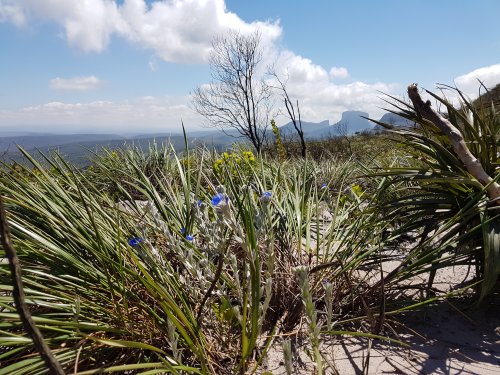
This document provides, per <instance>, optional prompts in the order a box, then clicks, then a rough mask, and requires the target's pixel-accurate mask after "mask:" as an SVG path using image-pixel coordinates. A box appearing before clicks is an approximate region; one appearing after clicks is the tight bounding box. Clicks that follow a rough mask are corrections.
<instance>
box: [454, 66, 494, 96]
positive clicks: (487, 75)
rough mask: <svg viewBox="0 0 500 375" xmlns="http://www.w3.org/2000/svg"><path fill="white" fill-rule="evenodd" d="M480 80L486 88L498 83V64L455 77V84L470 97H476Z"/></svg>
mask: <svg viewBox="0 0 500 375" xmlns="http://www.w3.org/2000/svg"><path fill="white" fill-rule="evenodd" d="M479 81H481V82H482V83H483V84H484V85H485V86H486V87H487V88H492V87H494V86H496V85H497V84H499V83H500V64H495V65H490V66H485V67H482V68H479V69H475V70H473V71H472V72H469V73H467V74H464V75H461V76H459V77H457V78H455V85H456V86H457V87H458V88H459V89H460V90H462V91H463V92H464V93H466V94H467V95H468V96H470V97H477V96H478V93H479V86H480V83H479Z"/></svg>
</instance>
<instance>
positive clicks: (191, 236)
mask: <svg viewBox="0 0 500 375" xmlns="http://www.w3.org/2000/svg"><path fill="white" fill-rule="evenodd" d="M186 240H188V241H192V240H194V237H193V235H192V234H188V235H187V236H186Z"/></svg>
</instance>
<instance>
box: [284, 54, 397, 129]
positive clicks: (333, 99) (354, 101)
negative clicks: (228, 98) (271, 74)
mask: <svg viewBox="0 0 500 375" xmlns="http://www.w3.org/2000/svg"><path fill="white" fill-rule="evenodd" d="M275 67H276V69H275V70H276V72H277V74H278V75H279V76H281V77H284V79H285V80H286V86H287V91H288V94H289V96H290V97H291V98H292V100H295V99H298V100H299V105H300V111H301V115H302V118H303V119H304V120H306V121H322V120H330V123H335V122H337V121H339V120H340V119H341V117H342V112H344V111H348V110H360V111H365V112H368V113H369V114H370V116H372V117H375V118H376V117H379V116H381V115H382V114H383V112H384V111H383V110H382V109H380V108H379V107H380V106H381V105H382V102H381V100H380V96H382V94H381V93H387V94H394V93H395V92H396V90H398V89H399V88H400V87H399V85H396V84H391V83H384V82H375V83H365V82H360V81H355V80H353V81H351V82H346V83H342V84H338V83H336V82H335V80H336V79H337V78H340V77H339V76H345V75H346V74H348V72H347V69H345V68H335V69H338V70H334V74H332V69H330V71H329V72H328V71H327V70H325V69H324V68H323V67H322V66H320V65H317V64H314V63H313V62H312V61H311V60H310V59H307V58H304V57H302V56H300V55H296V54H294V53H293V52H291V51H283V52H282V53H281V55H280V56H278V59H277V62H276V65H275ZM345 78H347V77H345ZM283 121H287V120H286V119H283Z"/></svg>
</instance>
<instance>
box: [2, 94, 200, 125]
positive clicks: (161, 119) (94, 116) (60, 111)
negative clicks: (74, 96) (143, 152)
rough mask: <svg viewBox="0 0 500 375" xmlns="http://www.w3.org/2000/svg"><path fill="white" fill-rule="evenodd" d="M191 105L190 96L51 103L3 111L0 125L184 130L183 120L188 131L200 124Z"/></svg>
mask: <svg viewBox="0 0 500 375" xmlns="http://www.w3.org/2000/svg"><path fill="white" fill-rule="evenodd" d="M187 103H188V98H187V97H152V96H146V97H141V98H135V99H131V100H123V101H105V100H96V101H92V102H87V103H65V102H49V103H44V104H41V105H36V106H28V107H23V108H19V109H16V110H3V111H0V125H1V124H3V126H5V127H7V126H11V127H12V126H15V127H16V128H24V129H29V130H31V131H35V130H37V129H38V130H43V131H60V132H69V131H72V130H78V131H83V130H85V131H89V132H118V133H126V132H130V131H131V130H134V131H144V132H148V131H158V132H161V131H180V127H181V120H182V121H184V124H185V125H186V127H188V128H196V126H197V125H199V124H200V119H199V117H198V116H197V115H196V114H195V113H194V112H193V111H192V110H191V109H190V108H189V107H188V105H187ZM34 124H36V127H34Z"/></svg>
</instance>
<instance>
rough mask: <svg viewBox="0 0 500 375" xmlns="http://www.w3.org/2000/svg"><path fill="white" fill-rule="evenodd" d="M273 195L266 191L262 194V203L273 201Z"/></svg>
mask: <svg viewBox="0 0 500 375" xmlns="http://www.w3.org/2000/svg"><path fill="white" fill-rule="evenodd" d="M271 195H272V194H271V192H270V191H266V192H264V194H262V196H261V197H260V201H261V202H262V203H266V204H267V203H269V202H271Z"/></svg>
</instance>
